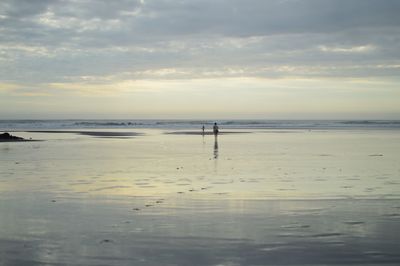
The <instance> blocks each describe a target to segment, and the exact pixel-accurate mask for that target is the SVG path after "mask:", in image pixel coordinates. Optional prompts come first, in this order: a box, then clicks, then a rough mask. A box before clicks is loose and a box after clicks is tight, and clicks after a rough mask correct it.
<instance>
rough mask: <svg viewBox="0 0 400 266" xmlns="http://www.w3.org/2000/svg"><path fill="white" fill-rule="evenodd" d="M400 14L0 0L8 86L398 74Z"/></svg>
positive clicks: (372, 8)
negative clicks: (88, 79)
mask: <svg viewBox="0 0 400 266" xmlns="http://www.w3.org/2000/svg"><path fill="white" fill-rule="evenodd" d="M399 12H400V1H395V0H386V1H381V0H358V1H357V0H347V1H345V0H339V1H334V0H305V1H296V0H276V1H261V0H260V1H255V0H250V1H239V0H235V1H228V0H203V1H172V0H171V1H167V0H164V1H150V0H142V1H140V0H137V1H128V0H121V1H106V0H102V1H97V0H96V1H94V0H82V1H79V0H75V1H61V0H60V1H41V0H40V1H39V0H38V1H35V0H30V1H28V0H24V1H22V0H18V1H2V2H1V3H0V67H1V69H2V70H1V72H0V79H1V80H3V81H8V82H20V83H26V84H30V83H31V84H35V83H38V84H41V83H46V82H63V81H69V80H73V79H74V78H76V79H79V78H80V77H81V76H98V77H101V76H105V75H116V76H120V77H121V78H160V75H158V74H157V73H160V70H162V69H172V68H174V69H178V70H179V71H175V72H174V71H170V72H168V71H166V72H165V73H170V74H165V75H161V77H163V78H194V77H219V76H232V75H238V76H241V75H242V76H262V77H264V76H266V77H279V76H292V75H294V76H299V75H300V76H306V77H313V76H318V77H320V76H335V77H351V76H355V77H360V76H371V75H373V76H395V75H399V74H400V71H399V70H400V68H399V65H400V53H399V51H400V29H399V28H400V27H399V26H400V16H399V15H398V14H399ZM161 72H162V71H161ZM120 73H125V74H123V75H121V74H120ZM126 73H129V74H126ZM163 73H164V72H163ZM177 73H178V74H177Z"/></svg>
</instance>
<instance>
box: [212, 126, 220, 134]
mask: <svg viewBox="0 0 400 266" xmlns="http://www.w3.org/2000/svg"><path fill="white" fill-rule="evenodd" d="M213 132H214V136H217V135H218V133H219V128H218V125H217V123H214V126H213Z"/></svg>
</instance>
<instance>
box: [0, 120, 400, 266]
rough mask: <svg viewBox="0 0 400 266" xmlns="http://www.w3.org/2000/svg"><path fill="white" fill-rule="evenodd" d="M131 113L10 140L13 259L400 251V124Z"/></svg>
mask: <svg viewBox="0 0 400 266" xmlns="http://www.w3.org/2000/svg"><path fill="white" fill-rule="evenodd" d="M289 124H290V123H289ZM120 125H121V123H118V124H116V125H110V126H104V125H103V126H101V128H96V127H94V128H93V127H87V126H86V127H81V128H78V127H76V128H66V129H65V128H62V129H60V128H32V127H31V128H26V126H25V128H24V129H23V128H22V127H23V126H21V129H17V130H15V131H14V132H12V134H13V135H16V136H20V137H24V138H26V139H30V138H32V139H34V140H42V141H37V142H21V143H20V142H15V143H0V198H1V201H0V202H1V203H0V213H1V216H0V252H1V256H0V264H2V265H365V264H368V265H398V264H399V263H400V254H399V252H398V243H399V241H400V237H399V236H398V234H397V233H396V232H398V231H399V230H400V223H399V221H400V177H399V175H400V164H399V163H400V134H399V132H400V131H399V129H398V128H389V129H387V128H379V126H378V128H359V127H352V128H344V129H343V128H333V129H332V128H326V127H325V128H322V127H316V128H311V129H309V128H301V127H300V126H299V125H298V124H297V125H295V126H293V128H287V127H284V126H281V127H276V128H270V127H265V128H263V127H257V128H254V124H250V126H248V125H242V126H240V127H239V126H231V127H229V126H225V128H224V127H222V128H221V133H222V134H220V135H219V136H218V137H214V136H213V135H212V134H208V133H207V134H204V135H202V134H201V132H200V127H194V126H193V125H190V124H189V125H188V126H182V127H180V126H179V127H177V126H176V125H175V124H174V125H173V126H170V125H168V126H165V125H164V124H163V125H162V126H157V127H156V126H153V127H150V126H142V127H138V126H135V125H133V124H132V125H129V127H123V126H120ZM185 125H186V124H185ZM252 125H253V126H252ZM81 126H82V125H81ZM208 130H209V129H208ZM224 133H225V134H224Z"/></svg>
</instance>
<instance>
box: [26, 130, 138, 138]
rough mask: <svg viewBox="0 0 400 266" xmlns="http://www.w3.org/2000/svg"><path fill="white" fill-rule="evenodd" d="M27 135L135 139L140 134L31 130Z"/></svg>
mask: <svg viewBox="0 0 400 266" xmlns="http://www.w3.org/2000/svg"><path fill="white" fill-rule="evenodd" d="M25 132H29V133H51V134H62V133H63V134H79V135H85V136H94V137H135V136H140V135H142V134H140V133H136V132H125V131H122V132H116V131H80V130H32V131H25Z"/></svg>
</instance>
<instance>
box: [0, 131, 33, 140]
mask: <svg viewBox="0 0 400 266" xmlns="http://www.w3.org/2000/svg"><path fill="white" fill-rule="evenodd" d="M16 141H33V140H32V139H24V138H21V137H17V136H13V135H11V134H10V133H7V132H5V133H2V134H0V142H16Z"/></svg>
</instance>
